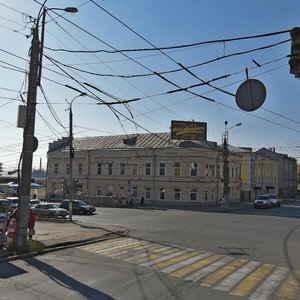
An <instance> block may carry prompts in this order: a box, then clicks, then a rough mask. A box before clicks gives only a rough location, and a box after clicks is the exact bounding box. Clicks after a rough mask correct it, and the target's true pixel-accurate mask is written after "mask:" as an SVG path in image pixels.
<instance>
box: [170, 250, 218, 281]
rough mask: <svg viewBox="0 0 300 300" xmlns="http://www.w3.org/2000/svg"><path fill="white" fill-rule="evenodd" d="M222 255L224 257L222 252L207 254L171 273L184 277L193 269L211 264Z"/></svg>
mask: <svg viewBox="0 0 300 300" xmlns="http://www.w3.org/2000/svg"><path fill="white" fill-rule="evenodd" d="M222 257H224V255H222V254H215V255H211V256H209V257H207V258H204V259H201V260H199V261H197V262H195V263H193V264H191V265H189V266H186V267H184V268H182V269H179V270H177V271H175V272H172V273H171V275H172V276H176V277H184V276H186V275H187V274H189V273H192V272H193V271H195V270H198V269H200V268H203V267H205V266H207V265H209V264H211V263H212V262H215V261H216V260H218V259H220V258H222Z"/></svg>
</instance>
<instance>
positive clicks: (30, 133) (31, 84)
mask: <svg viewBox="0 0 300 300" xmlns="http://www.w3.org/2000/svg"><path fill="white" fill-rule="evenodd" d="M46 2H47V0H45V1H44V3H43V4H42V5H41V8H40V11H39V14H38V16H37V18H36V20H35V22H34V27H33V30H32V41H31V54H30V67H29V74H28V92H27V109H26V124H25V127H24V131H23V147H22V170H21V184H20V188H19V204H18V213H17V222H16V246H17V248H18V249H24V248H25V245H26V241H27V228H28V215H29V203H30V189H31V177H32V160H33V152H34V151H35V150H36V149H37V147H38V140H37V138H36V137H35V136H34V128H35V113H36V96H37V87H38V86H39V85H40V79H41V71H42V55H43V47H44V44H43V42H44V32H45V17H46V13H47V11H48V10H63V11H65V12H69V13H77V12H78V10H77V8H75V7H66V8H65V9H61V8H45V4H46ZM41 17H43V20H42V38H41V41H42V42H41V43H40V41H39V21H40V18H41Z"/></svg>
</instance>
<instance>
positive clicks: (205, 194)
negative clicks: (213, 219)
mask: <svg viewBox="0 0 300 300" xmlns="http://www.w3.org/2000/svg"><path fill="white" fill-rule="evenodd" d="M204 200H205V201H207V200H208V190H205V191H204Z"/></svg>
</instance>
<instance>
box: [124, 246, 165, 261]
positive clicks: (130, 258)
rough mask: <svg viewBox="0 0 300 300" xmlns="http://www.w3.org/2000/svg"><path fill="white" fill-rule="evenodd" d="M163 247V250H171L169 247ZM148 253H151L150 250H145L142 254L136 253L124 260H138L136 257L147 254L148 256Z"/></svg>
mask: <svg viewBox="0 0 300 300" xmlns="http://www.w3.org/2000/svg"><path fill="white" fill-rule="evenodd" d="M161 247H162V249H163V251H164V250H169V249H170V248H169V247H163V246H161ZM148 255H149V252H143V253H141V254H136V255H134V256H132V257H129V258H126V259H124V261H127V262H132V261H134V260H136V259H139V258H143V257H146V256H148Z"/></svg>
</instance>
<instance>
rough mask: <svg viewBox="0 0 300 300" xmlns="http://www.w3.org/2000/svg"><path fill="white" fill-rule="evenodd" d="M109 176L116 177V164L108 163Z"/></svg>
mask: <svg viewBox="0 0 300 300" xmlns="http://www.w3.org/2000/svg"><path fill="white" fill-rule="evenodd" d="M107 174H108V175H114V163H113V162H109V163H107Z"/></svg>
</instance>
